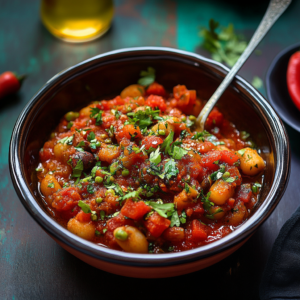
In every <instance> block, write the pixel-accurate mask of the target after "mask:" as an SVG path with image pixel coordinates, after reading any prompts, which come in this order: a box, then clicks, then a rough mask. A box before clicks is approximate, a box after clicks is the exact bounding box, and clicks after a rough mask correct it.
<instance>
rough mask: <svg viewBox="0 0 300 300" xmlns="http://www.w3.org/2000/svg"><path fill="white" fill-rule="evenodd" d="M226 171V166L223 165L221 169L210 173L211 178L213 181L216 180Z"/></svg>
mask: <svg viewBox="0 0 300 300" xmlns="http://www.w3.org/2000/svg"><path fill="white" fill-rule="evenodd" d="M224 173H225V166H224V165H221V166H220V169H219V170H218V171H216V172H213V173H212V174H210V178H211V180H212V181H216V180H218V179H220V178H222V176H223V174H224Z"/></svg>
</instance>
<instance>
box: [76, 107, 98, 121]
mask: <svg viewBox="0 0 300 300" xmlns="http://www.w3.org/2000/svg"><path fill="white" fill-rule="evenodd" d="M93 106H95V105H93ZM91 107H92V105H89V106H87V107H84V108H82V109H81V110H80V112H79V114H80V116H81V117H86V118H88V117H90V115H91Z"/></svg>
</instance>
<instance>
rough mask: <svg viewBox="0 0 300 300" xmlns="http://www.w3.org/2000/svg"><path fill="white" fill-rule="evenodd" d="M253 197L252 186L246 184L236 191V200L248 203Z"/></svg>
mask: <svg viewBox="0 0 300 300" xmlns="http://www.w3.org/2000/svg"><path fill="white" fill-rule="evenodd" d="M251 197H252V189H251V184H250V183H246V184H242V185H241V186H239V187H238V188H237V190H236V200H241V201H243V202H245V203H248V202H249V201H250V199H251Z"/></svg>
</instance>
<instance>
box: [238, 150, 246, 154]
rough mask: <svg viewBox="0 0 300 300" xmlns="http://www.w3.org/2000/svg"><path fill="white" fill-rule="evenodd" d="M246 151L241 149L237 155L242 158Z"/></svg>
mask: <svg viewBox="0 0 300 300" xmlns="http://www.w3.org/2000/svg"><path fill="white" fill-rule="evenodd" d="M245 151H246V149H241V150H239V151H238V153H239V154H240V155H242V156H244V154H245Z"/></svg>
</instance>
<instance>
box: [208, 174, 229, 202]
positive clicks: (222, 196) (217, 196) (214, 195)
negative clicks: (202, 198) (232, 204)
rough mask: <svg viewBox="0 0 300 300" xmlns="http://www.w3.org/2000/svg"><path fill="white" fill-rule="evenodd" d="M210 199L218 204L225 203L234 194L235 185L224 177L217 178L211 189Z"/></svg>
mask: <svg viewBox="0 0 300 300" xmlns="http://www.w3.org/2000/svg"><path fill="white" fill-rule="evenodd" d="M209 191H210V192H211V194H210V197H209V200H210V201H211V202H213V203H215V204H216V205H223V204H225V202H226V201H227V200H228V199H229V198H230V197H232V195H233V194H234V187H233V186H232V185H231V184H230V183H228V182H226V181H223V180H222V179H219V180H217V181H216V182H215V183H214V184H213V185H212V186H211V188H210V190H209Z"/></svg>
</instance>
